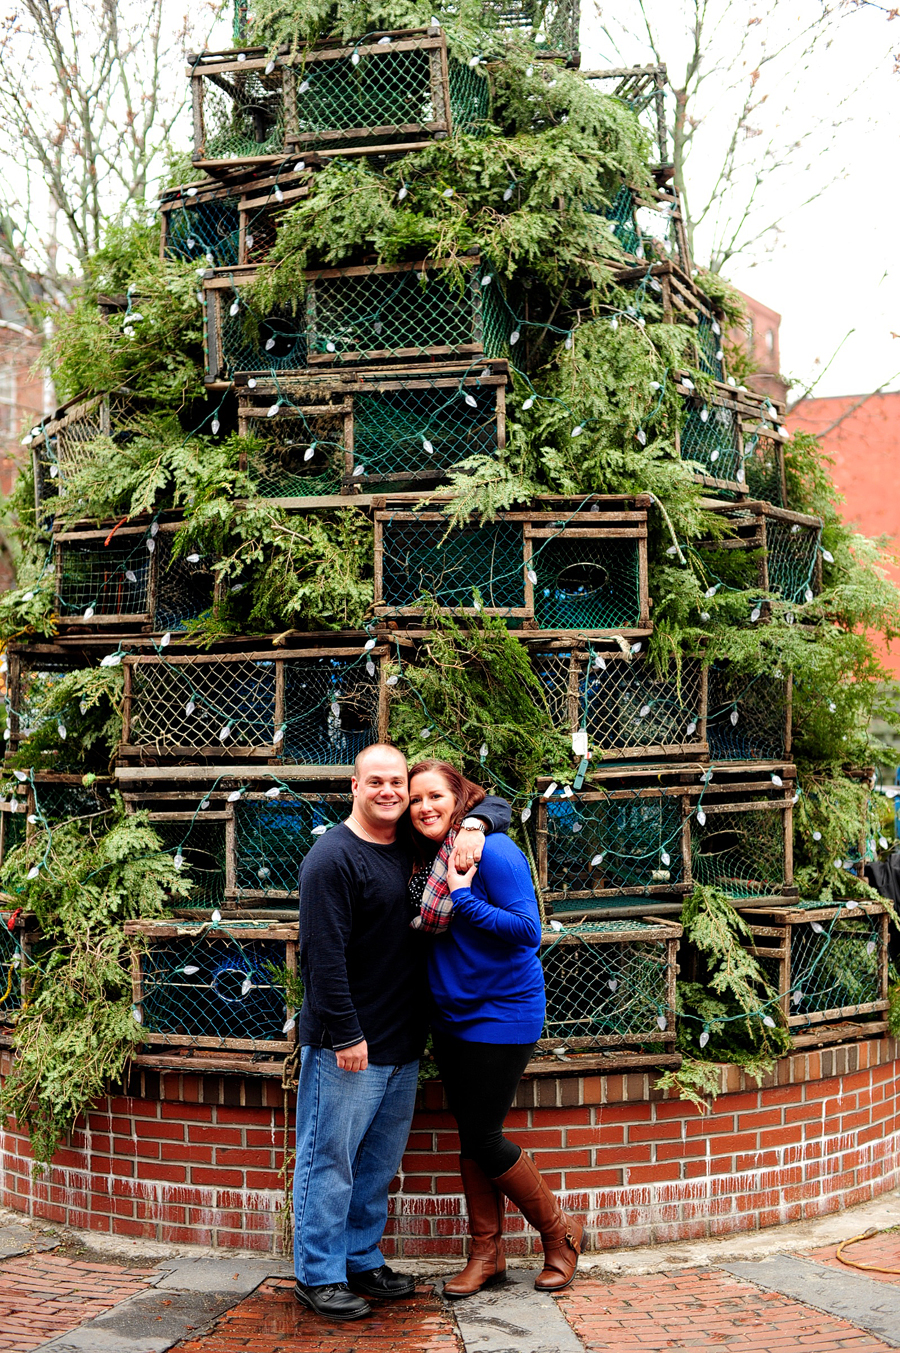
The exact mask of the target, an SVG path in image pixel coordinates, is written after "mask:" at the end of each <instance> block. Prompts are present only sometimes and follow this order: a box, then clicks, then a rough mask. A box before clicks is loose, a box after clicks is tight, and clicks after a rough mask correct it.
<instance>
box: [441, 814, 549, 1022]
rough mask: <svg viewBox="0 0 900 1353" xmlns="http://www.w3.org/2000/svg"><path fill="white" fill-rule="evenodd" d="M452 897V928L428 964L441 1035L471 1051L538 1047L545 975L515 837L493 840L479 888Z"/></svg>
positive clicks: (480, 872) (529, 887)
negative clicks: (473, 1047) (479, 1046)
mask: <svg viewBox="0 0 900 1353" xmlns="http://www.w3.org/2000/svg"><path fill="white" fill-rule="evenodd" d="M451 896H452V898H453V920H452V921H451V923H450V927H449V929H447V930H445V931H444V932H443V934H441V935H438V936H436V937H435V939H434V942H433V944H432V945H431V950H430V953H429V956H428V982H429V986H430V987H431V996H432V1000H433V1002H434V1010H433V1012H432V1022H433V1024H434V1026H435V1028H437V1029H440V1030H442V1031H443V1032H444V1033H448V1034H451V1035H452V1036H453V1037H454V1038H461V1039H463V1040H464V1041H465V1042H468V1043H533V1042H534V1041H535V1040H536V1039H537V1038H539V1037H540V1034H541V1029H542V1028H543V1024H544V974H543V970H542V968H541V965H540V962H539V960H538V956H537V950H538V948H539V946H540V942H541V921H540V915H539V913H538V907H537V901H536V899H535V896H534V887H533V886H532V882H531V874H530V872H529V869H528V861H527V860H526V859H525V856H524V855H523V854H522V852H521V850H520V849H519V847H518V846H516V845H514V844H513V842H512V841H510V839H509V837H508V836H500V835H496V836H489V837H487V839H486V840H485V843H484V851H483V853H482V856H481V863H480V864H479V866H478V872H477V873H476V874H475V877H474V878H473V880H472V886H471V887H470V888H457V889H456V891H455V892H453V893H452V894H451Z"/></svg>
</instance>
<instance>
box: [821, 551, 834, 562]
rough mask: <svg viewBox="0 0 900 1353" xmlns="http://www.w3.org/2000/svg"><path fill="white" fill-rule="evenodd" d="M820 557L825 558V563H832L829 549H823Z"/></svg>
mask: <svg viewBox="0 0 900 1353" xmlns="http://www.w3.org/2000/svg"><path fill="white" fill-rule="evenodd" d="M822 558H823V559H824V560H825V562H826V564H833V563H834V555H833V554H832V553H831V550H823V551H822Z"/></svg>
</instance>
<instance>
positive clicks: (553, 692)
mask: <svg viewBox="0 0 900 1353" xmlns="http://www.w3.org/2000/svg"><path fill="white" fill-rule="evenodd" d="M532 666H533V668H534V670H535V672H536V674H537V676H538V678H539V680H540V682H541V685H542V687H543V690H544V694H545V697H546V700H547V705H548V708H549V710H550V715H551V718H552V719H553V722H554V724H555V725H556V726H557V727H558V728H561V729H564V730H566V731H569V732H572V733H575V732H576V731H577V730H578V729H581V728H583V729H585V730H586V731H587V735H588V744H589V746H590V747H591V748H592V749H593V750H594V751H595V752H599V753H600V754H601V755H609V754H611V753H615V752H625V751H626V750H627V751H628V752H629V753H632V754H638V753H640V752H641V750H646V751H648V752H649V751H651V750H652V751H653V752H654V753H656V752H658V751H660V750H661V749H666V748H669V747H672V748H678V747H681V746H683V745H684V744H685V743H690V742H692V741H693V742H697V741H698V740H699V733H698V731H697V729H698V724H699V721H700V717H701V709H702V703H703V694H702V679H701V673H700V666H699V663H695V662H692V661H687V662H684V663H683V664H682V670H681V675H680V678H679V675H678V673H677V672H676V671H675V670H674V669H673V670H672V671H670V672H668V673H664V674H663V675H657V674H655V673H654V672H653V670H652V669H651V667H650V665H649V663H648V662H647V661H646V658H645V657H643V656H642V655H636V656H634V657H632V658H631V659H630V660H628V659H626V658H625V657H624V656H623V657H621V658H619V657H616V656H613V655H611V654H607V655H603V654H600V653H593V652H579V651H577V650H569V651H567V650H565V649H549V650H544V651H540V650H539V651H537V652H535V653H534V654H533V656H532Z"/></svg>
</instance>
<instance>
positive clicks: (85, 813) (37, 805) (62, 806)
mask: <svg viewBox="0 0 900 1353" xmlns="http://www.w3.org/2000/svg"><path fill="white" fill-rule="evenodd" d="M109 806H110V804H109V792H108V790H106V789H105V788H103V786H100V785H81V784H69V785H66V784H54V783H52V782H46V781H42V780H41V779H40V778H39V777H36V778H35V781H34V814H35V816H36V817H37V818H38V822H39V823H40V825H41V826H43V825H44V824H45V823H47V824H51V825H55V824H56V823H59V822H68V821H71V820H72V819H74V818H87V817H97V816H98V815H99V814H101V813H105V812H108V811H109Z"/></svg>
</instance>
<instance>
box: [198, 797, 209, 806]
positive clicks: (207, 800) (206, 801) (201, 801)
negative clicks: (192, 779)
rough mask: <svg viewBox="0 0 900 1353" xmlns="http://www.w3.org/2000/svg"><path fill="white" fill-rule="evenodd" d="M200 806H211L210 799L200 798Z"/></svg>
mask: <svg viewBox="0 0 900 1353" xmlns="http://www.w3.org/2000/svg"><path fill="white" fill-rule="evenodd" d="M200 807H201V808H208V807H209V799H201V800H200Z"/></svg>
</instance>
